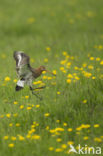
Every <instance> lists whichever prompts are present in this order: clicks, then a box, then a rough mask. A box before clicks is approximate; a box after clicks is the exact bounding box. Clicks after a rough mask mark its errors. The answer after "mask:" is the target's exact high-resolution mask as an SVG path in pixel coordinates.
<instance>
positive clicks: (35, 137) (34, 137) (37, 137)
mask: <svg viewBox="0 0 103 156" xmlns="http://www.w3.org/2000/svg"><path fill="white" fill-rule="evenodd" d="M32 139H35V140H39V139H40V136H39V135H36V134H35V135H33V136H32Z"/></svg>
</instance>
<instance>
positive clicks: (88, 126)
mask: <svg viewBox="0 0 103 156" xmlns="http://www.w3.org/2000/svg"><path fill="white" fill-rule="evenodd" d="M80 128H90V125H89V124H86V125H84V124H82V125H81V127H80Z"/></svg>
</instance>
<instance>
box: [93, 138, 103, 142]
mask: <svg viewBox="0 0 103 156" xmlns="http://www.w3.org/2000/svg"><path fill="white" fill-rule="evenodd" d="M94 141H96V142H102V139H101V138H94Z"/></svg>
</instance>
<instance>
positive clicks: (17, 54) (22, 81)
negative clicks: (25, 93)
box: [13, 51, 56, 93]
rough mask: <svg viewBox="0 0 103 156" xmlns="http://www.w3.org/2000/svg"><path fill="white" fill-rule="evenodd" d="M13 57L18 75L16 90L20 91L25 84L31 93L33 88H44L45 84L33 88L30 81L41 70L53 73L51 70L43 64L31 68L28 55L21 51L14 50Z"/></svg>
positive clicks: (41, 71)
mask: <svg viewBox="0 0 103 156" xmlns="http://www.w3.org/2000/svg"><path fill="white" fill-rule="evenodd" d="M13 57H14V59H15V61H16V72H17V75H18V77H19V80H18V81H17V84H16V87H15V90H16V91H20V90H21V89H23V88H24V86H25V85H28V86H29V88H30V90H31V91H32V93H34V92H33V91H34V90H35V89H42V88H45V86H44V87H39V88H33V84H32V83H33V80H34V79H36V78H38V77H39V76H40V75H41V74H42V73H43V71H46V72H48V73H50V74H52V75H54V74H53V73H52V72H50V71H48V70H47V69H46V67H45V66H43V65H42V66H40V67H38V68H32V67H31V65H30V57H29V56H28V55H27V54H26V53H24V52H22V51H14V54H13ZM54 76H56V75H54Z"/></svg>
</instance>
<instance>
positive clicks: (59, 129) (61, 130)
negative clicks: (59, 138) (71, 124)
mask: <svg viewBox="0 0 103 156" xmlns="http://www.w3.org/2000/svg"><path fill="white" fill-rule="evenodd" d="M55 131H60V132H63V131H64V128H61V127H57V128H56V129H55Z"/></svg>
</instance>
